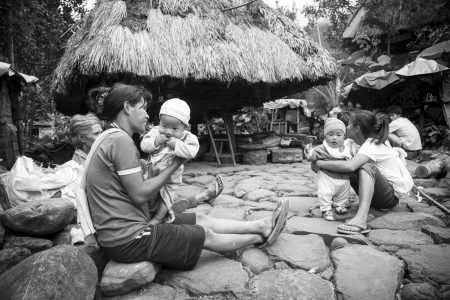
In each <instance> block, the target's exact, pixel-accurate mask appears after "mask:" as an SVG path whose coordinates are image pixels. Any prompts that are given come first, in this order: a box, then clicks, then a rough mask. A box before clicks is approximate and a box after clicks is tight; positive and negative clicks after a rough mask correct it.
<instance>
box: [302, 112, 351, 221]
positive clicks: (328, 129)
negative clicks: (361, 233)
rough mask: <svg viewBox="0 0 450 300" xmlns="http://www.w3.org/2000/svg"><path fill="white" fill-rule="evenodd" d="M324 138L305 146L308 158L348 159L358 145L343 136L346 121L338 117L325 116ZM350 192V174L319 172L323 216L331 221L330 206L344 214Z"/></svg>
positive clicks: (318, 193)
mask: <svg viewBox="0 0 450 300" xmlns="http://www.w3.org/2000/svg"><path fill="white" fill-rule="evenodd" d="M323 131H324V136H325V138H324V141H323V143H322V144H321V145H318V146H316V147H314V148H313V147H312V146H311V145H307V146H306V147H305V149H304V152H305V156H306V159H307V160H308V161H311V162H313V161H316V160H339V159H346V160H347V159H351V158H352V157H353V156H354V155H355V154H356V152H357V145H356V143H355V142H354V141H353V140H351V139H345V132H346V128H345V124H344V123H343V122H342V121H341V120H339V119H337V118H328V119H327V120H326V121H325V125H324V130H323ZM349 195H350V179H349V175H347V174H341V173H335V172H331V171H327V170H319V171H318V182H317V196H318V198H319V205H320V210H321V212H322V218H324V219H325V220H328V221H334V219H335V218H334V215H333V210H332V207H333V206H334V209H335V211H336V213H338V214H346V213H347V212H348V208H347V207H346V204H347V203H348V201H347V200H348V198H349Z"/></svg>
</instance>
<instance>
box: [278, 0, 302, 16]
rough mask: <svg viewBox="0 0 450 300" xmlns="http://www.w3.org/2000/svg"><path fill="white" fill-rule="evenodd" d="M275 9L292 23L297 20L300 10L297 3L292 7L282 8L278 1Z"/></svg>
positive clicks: (293, 3)
mask: <svg viewBox="0 0 450 300" xmlns="http://www.w3.org/2000/svg"><path fill="white" fill-rule="evenodd" d="M275 9H276V10H277V11H278V12H280V13H282V14H283V15H285V16H286V17H288V18H289V19H291V20H292V21H295V20H297V13H298V8H297V6H295V2H292V7H290V8H289V7H286V6H281V5H280V3H279V2H278V1H275Z"/></svg>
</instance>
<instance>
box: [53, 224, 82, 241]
mask: <svg viewBox="0 0 450 300" xmlns="http://www.w3.org/2000/svg"><path fill="white" fill-rule="evenodd" d="M73 227H79V225H76V224H69V225H67V226H66V227H65V228H64V229H63V230H62V231H60V232H57V233H55V234H52V235H50V236H49V237H48V238H49V239H50V240H51V241H52V243H53V245H55V246H57V245H72V237H71V235H70V230H71V229H72V228H73Z"/></svg>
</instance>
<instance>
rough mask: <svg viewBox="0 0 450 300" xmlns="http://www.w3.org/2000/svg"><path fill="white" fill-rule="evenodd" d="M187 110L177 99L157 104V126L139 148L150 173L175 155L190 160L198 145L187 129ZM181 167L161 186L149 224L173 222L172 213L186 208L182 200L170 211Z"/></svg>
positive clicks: (163, 166) (169, 163) (181, 171)
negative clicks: (147, 156)
mask: <svg viewBox="0 0 450 300" xmlns="http://www.w3.org/2000/svg"><path fill="white" fill-rule="evenodd" d="M190 115H191V110H190V108H189V105H188V104H187V103H186V102H185V101H183V100H181V99H178V98H173V99H169V100H167V101H166V102H164V104H163V105H162V106H161V110H160V112H159V120H160V122H159V126H155V127H153V128H152V129H151V130H150V131H149V132H148V133H147V134H146V135H145V136H144V138H143V139H142V141H141V149H142V151H144V152H146V153H149V154H150V155H149V160H148V162H147V163H148V164H149V165H150V167H149V170H150V171H149V172H150V173H151V174H150V175H151V176H156V175H158V174H159V173H160V172H161V171H162V170H165V169H166V168H167V167H169V166H170V165H171V164H172V161H173V159H174V158H175V157H176V156H178V157H182V158H186V159H193V158H194V157H195V156H196V155H197V152H198V150H199V148H200V146H199V142H198V138H197V137H196V136H195V135H193V134H192V133H191V132H189V131H188V130H187V129H188V128H189V119H190ZM183 171H184V166H183V165H181V167H180V168H178V170H176V171H175V172H174V173H173V174H172V175H171V177H170V179H169V181H168V182H166V184H165V185H164V186H163V187H162V188H161V190H160V195H161V198H162V200H163V201H164V204H165V205H163V203H160V205H159V206H158V209H157V211H156V213H155V215H154V216H153V218H152V219H151V220H150V225H155V224H159V223H161V222H163V221H165V222H167V223H171V222H173V220H174V219H175V215H174V210H175V212H181V211H182V210H184V209H186V208H188V206H189V203H188V201H187V200H186V199H181V200H179V201H177V204H180V206H184V208H182V209H179V211H177V209H174V210H172V205H173V203H174V199H175V195H176V190H175V188H176V186H177V185H179V184H180V183H181V181H182V175H183Z"/></svg>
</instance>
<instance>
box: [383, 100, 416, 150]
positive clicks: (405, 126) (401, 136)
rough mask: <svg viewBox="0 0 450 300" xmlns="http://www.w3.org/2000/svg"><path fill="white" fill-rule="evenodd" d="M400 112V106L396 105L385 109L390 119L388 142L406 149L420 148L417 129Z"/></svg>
mask: <svg viewBox="0 0 450 300" xmlns="http://www.w3.org/2000/svg"><path fill="white" fill-rule="evenodd" d="M402 112H403V111H402V108H401V107H400V106H398V105H392V106H390V107H388V109H387V114H388V115H389V117H390V119H391V122H390V123H389V137H388V139H389V142H390V143H391V145H392V146H395V147H399V148H402V149H403V150H406V151H418V150H422V141H421V140H420V134H419V131H418V130H417V128H416V126H414V124H413V123H411V121H410V120H408V119H407V118H404V117H402Z"/></svg>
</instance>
